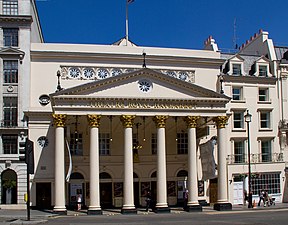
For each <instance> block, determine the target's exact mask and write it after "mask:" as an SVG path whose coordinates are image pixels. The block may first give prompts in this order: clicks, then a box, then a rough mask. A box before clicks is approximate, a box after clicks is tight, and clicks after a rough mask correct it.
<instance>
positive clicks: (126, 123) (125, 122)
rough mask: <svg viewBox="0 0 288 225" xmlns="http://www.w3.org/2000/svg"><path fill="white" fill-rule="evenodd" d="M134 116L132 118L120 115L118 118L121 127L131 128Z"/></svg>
mask: <svg viewBox="0 0 288 225" xmlns="http://www.w3.org/2000/svg"><path fill="white" fill-rule="evenodd" d="M135 117H136V116H132V115H122V116H120V120H121V122H122V125H123V127H125V128H129V127H133V122H134V119H135Z"/></svg>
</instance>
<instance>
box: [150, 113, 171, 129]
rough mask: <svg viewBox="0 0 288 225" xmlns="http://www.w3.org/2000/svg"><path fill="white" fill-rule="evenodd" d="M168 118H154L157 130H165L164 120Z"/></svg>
mask: <svg viewBox="0 0 288 225" xmlns="http://www.w3.org/2000/svg"><path fill="white" fill-rule="evenodd" d="M168 117H169V116H154V117H153V121H154V122H155V124H156V127H157V128H165V125H166V120H167V119H168Z"/></svg>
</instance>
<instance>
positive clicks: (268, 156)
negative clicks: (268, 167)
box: [261, 140, 272, 162]
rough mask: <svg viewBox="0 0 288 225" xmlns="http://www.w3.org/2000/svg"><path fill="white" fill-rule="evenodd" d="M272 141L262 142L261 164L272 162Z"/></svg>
mask: <svg viewBox="0 0 288 225" xmlns="http://www.w3.org/2000/svg"><path fill="white" fill-rule="evenodd" d="M271 142H272V141H271V140H261V162H271V161H272V145H271Z"/></svg>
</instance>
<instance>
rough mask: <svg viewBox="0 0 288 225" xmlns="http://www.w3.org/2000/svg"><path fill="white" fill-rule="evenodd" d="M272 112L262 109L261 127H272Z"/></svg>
mask: <svg viewBox="0 0 288 225" xmlns="http://www.w3.org/2000/svg"><path fill="white" fill-rule="evenodd" d="M270 123H271V120H270V112H267V111H261V112H260V128H261V129H267V128H271V124H270Z"/></svg>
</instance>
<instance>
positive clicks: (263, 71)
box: [259, 66, 268, 77]
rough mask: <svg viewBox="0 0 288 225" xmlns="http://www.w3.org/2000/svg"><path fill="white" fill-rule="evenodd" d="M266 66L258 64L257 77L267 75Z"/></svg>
mask: <svg viewBox="0 0 288 225" xmlns="http://www.w3.org/2000/svg"><path fill="white" fill-rule="evenodd" d="M267 76H268V72H267V66H259V77H267Z"/></svg>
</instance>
